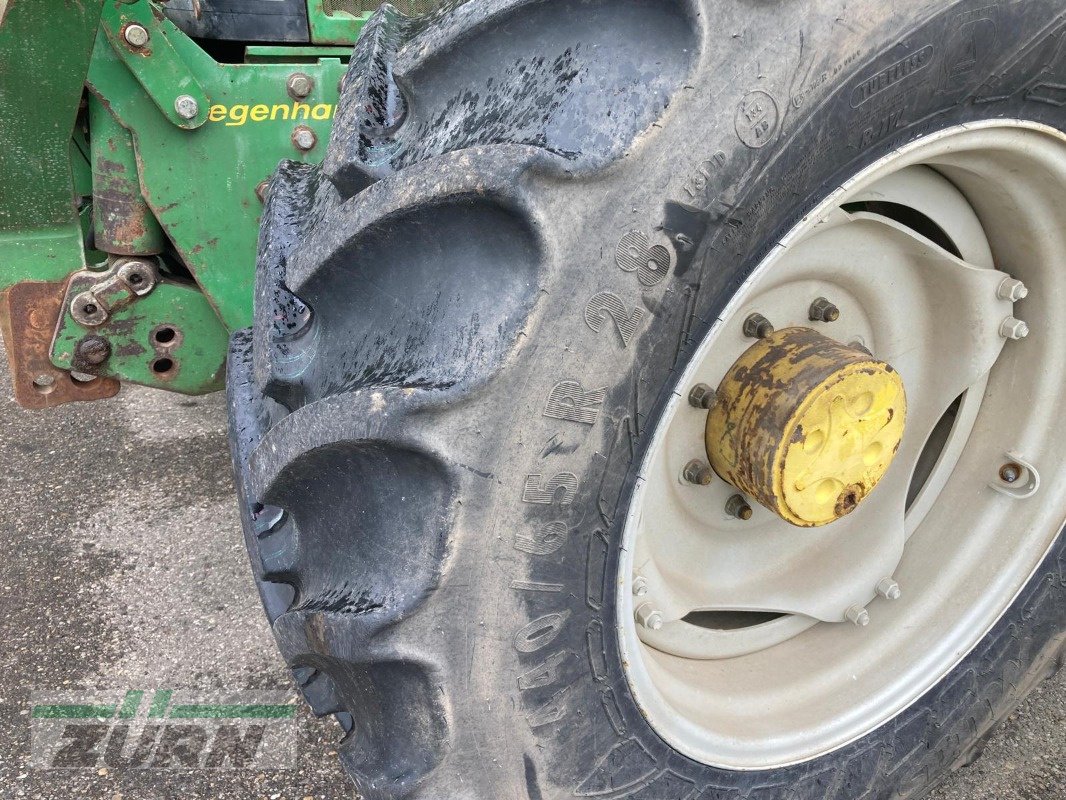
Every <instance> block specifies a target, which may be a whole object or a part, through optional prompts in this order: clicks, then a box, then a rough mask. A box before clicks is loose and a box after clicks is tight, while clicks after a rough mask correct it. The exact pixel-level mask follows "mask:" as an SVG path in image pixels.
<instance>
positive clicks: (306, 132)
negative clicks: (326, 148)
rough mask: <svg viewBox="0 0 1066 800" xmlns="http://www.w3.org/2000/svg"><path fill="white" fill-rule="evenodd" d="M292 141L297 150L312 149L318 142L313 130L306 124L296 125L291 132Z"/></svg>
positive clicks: (305, 150)
mask: <svg viewBox="0 0 1066 800" xmlns="http://www.w3.org/2000/svg"><path fill="white" fill-rule="evenodd" d="M292 143H293V144H294V145H296V149H297V150H303V151H304V152H307V151H308V150H312V149H314V146H315V145H316V144H318V137H317V136H315V132H314V131H313V130H311V129H310V128H308V127H307V126H306V125H299V126H297V128H296V130H294V131H293V132H292Z"/></svg>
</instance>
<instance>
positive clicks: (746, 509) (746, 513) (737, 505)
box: [725, 494, 751, 522]
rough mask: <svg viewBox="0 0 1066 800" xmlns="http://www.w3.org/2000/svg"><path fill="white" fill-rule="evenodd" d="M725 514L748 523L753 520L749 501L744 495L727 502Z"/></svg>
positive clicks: (734, 496) (733, 497)
mask: <svg viewBox="0 0 1066 800" xmlns="http://www.w3.org/2000/svg"><path fill="white" fill-rule="evenodd" d="M725 513H727V514H728V515H729V516H731V517H736V518H737V519H742V520H744V521H745V522H747V521H748V520H749V519H751V506H749V505H748V501H747V500H745V499H744V495H742V494H735V495H733V496H732V497H730V498H729V499H728V500H726V503H725Z"/></svg>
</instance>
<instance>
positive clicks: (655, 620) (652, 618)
mask: <svg viewBox="0 0 1066 800" xmlns="http://www.w3.org/2000/svg"><path fill="white" fill-rule="evenodd" d="M634 616H635V617H636V618H637V622H638V623H639V624H640V625H643V626H644V627H645V628H647V629H648V630H652V631H657V630H659V629H660V628H661V627H662V626H663V615H662V614H661V613H660V612H659V611H656V610H655V608H654V607H653V606H652V604H651V603H641V604H640V605H639V606H638V607H637V610H636V611H635V612H634Z"/></svg>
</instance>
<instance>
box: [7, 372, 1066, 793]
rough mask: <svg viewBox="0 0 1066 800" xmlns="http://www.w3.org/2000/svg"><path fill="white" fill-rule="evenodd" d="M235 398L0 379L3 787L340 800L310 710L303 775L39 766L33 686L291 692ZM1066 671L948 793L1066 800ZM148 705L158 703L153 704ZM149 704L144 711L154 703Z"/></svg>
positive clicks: (341, 788)
mask: <svg viewBox="0 0 1066 800" xmlns="http://www.w3.org/2000/svg"><path fill="white" fill-rule="evenodd" d="M225 424H226V422H225V405H224V398H223V397H222V395H220V394H219V395H213V396H210V397H205V398H186V397H181V396H177V395H169V394H166V393H161V392H154V391H150V390H145V389H139V388H131V389H125V390H123V392H122V393H121V394H120V395H119V396H118V397H116V398H113V399H111V400H106V401H102V402H98V403H92V404H75V405H70V406H64V407H62V408H59V409H55V410H52V411H48V412H26V411H22V410H21V409H19V408H18V406H17V405H16V404H15V403H14V401H13V400H11V399H10V386H9V385H8V378H7V371H6V369H5V370H3V377H2V378H0V463H2V464H3V470H2V474H0V531H2V532H3V539H2V541H3V542H4V543H5V545H6V548H7V557H6V567H5V570H4V573H5V574H4V577H3V578H0V612H2V613H0V642H3V644H2V645H0V797H2V798H5V800H6V798H11V797H16V798H22V797H25V798H34V799H35V800H36V799H38V798H39V799H40V800H69V798H101V800H154V798H159V799H160V800H163V799H164V798H166V799H167V800H169V799H170V798H182V800H199V798H204V799H205V800H207V799H208V798H209V799H210V800H221V798H269V799H270V800H304V799H305V798H314V799H315V800H329V799H331V798H350V797H353V796H354V794H353V792H352V791H351V789H350V788H349V786H348V783H347V781H346V779H345V778H344V775H343V773H342V771H341V769H340V767H339V766H338V764H337V762H336V759H335V758H334V754H333V752H332V751H331V743H333V742H335V741H336V740H337V738H338V731H339V729H338V728H337V727H336V725H335V724H334V723H333V722H332V721H331V720H322V721H319V720H315V719H314V718H313V717H311V716H310V715H309V714H307V713H306V711H305V710H304V709H303V707H302V706H300V707H299V709H298V711H297V712H296V717H295V726H294V728H295V730H296V734H295V738H296V740H297V747H298V755H297V758H296V767H295V768H292V769H263V768H259V767H254V768H247V767H245V768H234V769H214V770H208V769H197V770H189V769H161V768H154V769H135V768H134V769H122V768H113V767H112V768H109V767H107V766H100V765H93V766H91V767H88V768H81V769H39V768H35V767H34V766H33V762H32V760H31V749H30V720H31V712H30V708H31V703H30V694H29V693H30V692H31V691H32V690H99V689H113V690H122V691H125V690H129V689H134V690H141V691H144V692H145V693H146V695H145V696H146V697H148V696H152V695H151V693H152V692H154V691H155V690H158V689H175V690H190V691H200V692H206V691H211V690H243V689H274V690H283V691H285V692H288V693H290V694H291V683H290V679H289V676H288V672H287V670H286V669H285V668H284V665H283V664H282V663H281V660H280V659H279V657H278V656H277V654H276V651H275V649H274V643H273V640H272V639H271V637H270V634H269V631H268V630H267V627H266V624H265V618H264V616H263V614H262V612H261V610H260V607H259V600H258V597H257V596H256V594H255V591H254V589H253V587H252V582H251V578H250V574H249V570H248V566H247V564H246V561H245V554H244V547H243V544H242V541H241V534H240V525H239V520H238V515H237V511H236V504H235V502H234V495H233V488H232V484H231V477H230V466H229V455H228V451H227V445H226V432H225ZM1063 673H1066V671H1063V672H1062V673H1060V674H1059V676H1058V677H1057V678H1055V679H1052V680H1051V681H1049V682H1047V683H1045V684H1044V685H1043V686H1042V687H1041V688H1040V689H1039V690H1038V691H1037V692H1036V693H1035V694H1034V695H1033V696H1032V697H1030V699H1029V700H1028V701H1027V702H1026V703H1025V704H1024V705H1022V706H1021V707H1020V708H1019V709H1018V710H1017V711H1016V712H1015V713H1014V714H1013V715H1012V716H1011V718H1010V719H1009V720H1008V722H1007V723H1006V724H1005V725H1004V726H1003V727H1002V728H1001V729H1000V730H999V731H998V732H997V734H996V735H995V737H994V738H993V739H992V741H991V742H990V743H989V745H988V747H987V749H986V751H985V754H984V756H983V758H982V759H981V760H979V761H978V762H977V763H976V764H975V765H974V766H972V767H970V768H968V769H966V770H963V771H962V772H960V773H957V774H956V775H953V776H951V778H950V779H949V780H948V781H947V782H946V783H944V784H943V785H942V786H941V787H940V788H939V789H938V790H937V792H936V793H934V794H933V795H932V797H933V798H935V800H1054V799H1055V798H1066V675H1064V674H1063ZM146 705H147V704H146ZM138 713H142V712H138Z"/></svg>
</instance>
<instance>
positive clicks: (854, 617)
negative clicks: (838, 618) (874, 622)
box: [844, 604, 870, 628]
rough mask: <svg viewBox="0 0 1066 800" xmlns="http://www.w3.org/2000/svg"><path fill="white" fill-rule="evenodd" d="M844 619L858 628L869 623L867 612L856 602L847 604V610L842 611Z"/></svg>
mask: <svg viewBox="0 0 1066 800" xmlns="http://www.w3.org/2000/svg"><path fill="white" fill-rule="evenodd" d="M844 619H846V620H847V621H848V622H850V623H852V624H854V625H858V626H859V627H860V628H865V627H866V626H867V625H869V624H870V614H869V612H868V611H867V610H866V609H865V608H863V607H862V606H860V605H858V604H856V605H853V606H848V610H847V611H845V612H844Z"/></svg>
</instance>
